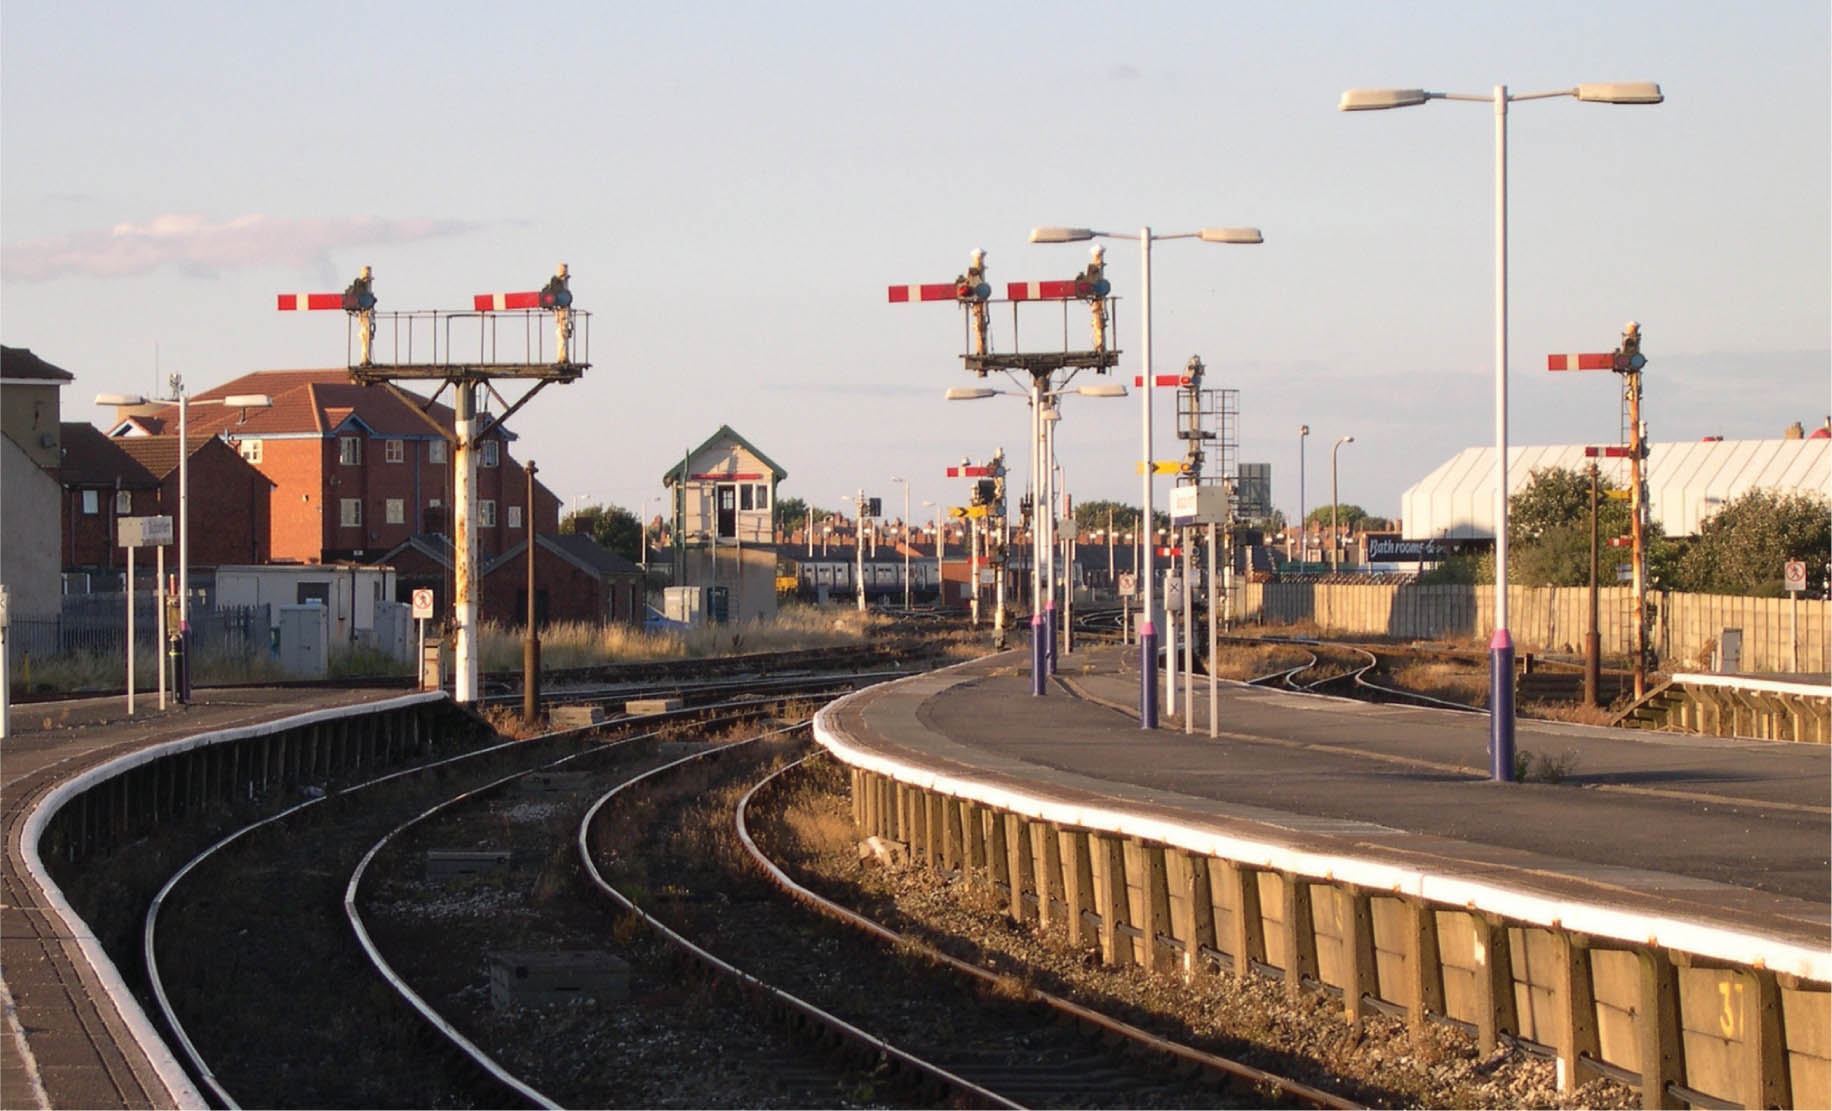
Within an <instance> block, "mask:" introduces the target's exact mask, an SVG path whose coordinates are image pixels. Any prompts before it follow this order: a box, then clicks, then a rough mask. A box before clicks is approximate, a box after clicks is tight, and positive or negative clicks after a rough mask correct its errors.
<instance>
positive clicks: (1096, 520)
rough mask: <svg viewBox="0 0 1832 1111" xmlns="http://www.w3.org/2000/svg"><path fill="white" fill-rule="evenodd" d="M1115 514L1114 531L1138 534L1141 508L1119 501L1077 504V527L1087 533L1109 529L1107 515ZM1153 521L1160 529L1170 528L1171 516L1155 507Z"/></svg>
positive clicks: (1152, 512)
mask: <svg viewBox="0 0 1832 1111" xmlns="http://www.w3.org/2000/svg"><path fill="white" fill-rule="evenodd" d="M1109 510H1111V511H1112V513H1113V531H1115V532H1136V531H1137V525H1138V522H1139V507H1138V506H1136V505H1128V504H1126V503H1125V502H1119V501H1107V500H1100V501H1084V502H1076V503H1075V526H1076V527H1077V528H1079V529H1082V530H1084V531H1087V532H1093V531H1094V530H1095V529H1104V528H1106V527H1107V513H1108V511H1109ZM1151 516H1152V519H1153V520H1155V521H1157V522H1158V527H1159V528H1169V527H1170V514H1169V513H1168V512H1166V511H1164V510H1163V509H1161V508H1159V507H1157V506H1153V507H1152V511H1151Z"/></svg>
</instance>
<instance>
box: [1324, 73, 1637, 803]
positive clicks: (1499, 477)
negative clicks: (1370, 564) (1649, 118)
mask: <svg viewBox="0 0 1832 1111" xmlns="http://www.w3.org/2000/svg"><path fill="white" fill-rule="evenodd" d="M1560 96H1569V97H1575V98H1576V99H1578V100H1584V101H1591V102H1593V103H1598V104H1659V103H1660V102H1661V101H1662V100H1663V99H1664V97H1663V96H1662V95H1661V92H1660V86H1659V85H1658V84H1656V83H1654V82H1652V81H1626V82H1613V83H1602V84H1589V85H1579V86H1577V87H1576V88H1573V89H1554V90H1552V91H1550V92H1543V93H1519V94H1510V93H1509V92H1508V87H1507V86H1506V85H1496V86H1495V91H1494V92H1493V93H1491V94H1488V95H1483V94H1481V93H1434V92H1427V91H1425V90H1424V89H1350V90H1348V91H1347V92H1345V93H1343V94H1342V100H1341V101H1340V102H1339V103H1338V104H1337V105H1336V107H1337V108H1338V109H1339V110H1341V111H1344V112H1363V111H1372V110H1377V109H1382V108H1408V107H1412V106H1414V105H1419V104H1423V103H1425V102H1426V101H1428V100H1469V101H1486V102H1488V103H1490V104H1493V105H1494V106H1495V634H1494V636H1493V637H1492V638H1491V639H1490V641H1489V777H1490V778H1491V779H1495V780H1497V781H1500V782H1504V783H1505V782H1512V781H1513V779H1514V641H1513V638H1512V637H1510V636H1509V634H1508V105H1509V104H1510V103H1512V102H1513V101H1516V100H1547V99H1550V98H1552V97H1560Z"/></svg>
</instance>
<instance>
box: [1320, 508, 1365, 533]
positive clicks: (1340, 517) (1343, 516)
mask: <svg viewBox="0 0 1832 1111" xmlns="http://www.w3.org/2000/svg"><path fill="white" fill-rule="evenodd" d="M1332 508H1334V509H1335V511H1336V516H1335V523H1336V524H1338V525H1341V526H1342V527H1343V528H1345V529H1348V530H1349V531H1350V532H1353V531H1354V530H1355V525H1356V522H1358V521H1360V520H1361V519H1362V518H1363V517H1366V516H1367V515H1368V511H1367V510H1365V509H1363V508H1361V507H1360V506H1359V505H1349V504H1348V503H1346V502H1338V503H1336V505H1335V506H1333V507H1332V506H1327V505H1319V506H1317V507H1316V508H1315V509H1313V510H1311V511H1310V512H1309V513H1306V514H1305V515H1304V523H1305V524H1306V525H1319V526H1321V527H1323V528H1328V527H1329V526H1330V520H1331V518H1330V510H1331V509H1332Z"/></svg>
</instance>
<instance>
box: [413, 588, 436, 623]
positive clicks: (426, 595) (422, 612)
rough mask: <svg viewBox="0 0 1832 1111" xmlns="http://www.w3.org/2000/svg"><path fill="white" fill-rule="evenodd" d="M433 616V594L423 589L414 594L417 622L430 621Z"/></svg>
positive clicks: (414, 610) (415, 618) (414, 614)
mask: <svg viewBox="0 0 1832 1111" xmlns="http://www.w3.org/2000/svg"><path fill="white" fill-rule="evenodd" d="M432 616H433V592H432V591H431V590H430V589H428V588H426V587H421V588H420V589H418V590H415V591H414V592H413V617H414V620H415V621H428V620H431V619H432Z"/></svg>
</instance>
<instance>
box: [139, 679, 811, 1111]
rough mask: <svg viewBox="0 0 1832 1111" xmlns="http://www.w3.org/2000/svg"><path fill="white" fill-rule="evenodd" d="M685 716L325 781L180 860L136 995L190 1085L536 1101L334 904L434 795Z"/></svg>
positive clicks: (468, 788)
mask: <svg viewBox="0 0 1832 1111" xmlns="http://www.w3.org/2000/svg"><path fill="white" fill-rule="evenodd" d="M780 701H781V699H780V698H778V699H777V702H778V703H779V702H780ZM766 705H770V704H766V703H763V702H759V701H756V700H747V701H746V704H745V705H743V706H740V707H733V708H728V709H727V710H725V711H723V713H724V714H725V716H726V718H728V719H730V718H733V717H734V716H736V717H742V718H747V719H749V718H755V717H757V716H758V715H759V714H761V713H764V712H766V711H765V706H766ZM694 713H701V714H703V713H704V711H696V712H694ZM687 716H688V714H687V713H686V712H683V713H682V714H680V715H677V716H676V720H675V723H674V724H673V725H672V726H658V725H657V724H655V723H654V722H653V720H652V719H650V720H649V721H647V722H645V724H644V725H643V727H642V728H640V729H638V728H636V727H635V726H634V724H633V723H613V724H612V725H611V726H610V729H611V731H612V732H613V733H614V734H617V733H620V734H622V735H621V737H620V738H619V739H615V740H607V739H604V737H603V730H599V731H597V732H593V731H587V730H573V731H566V732H561V733H554V734H548V735H545V736H543V737H540V738H535V739H531V740H524V741H517V742H508V743H502V744H497V745H492V746H488V747H486V748H482V749H479V750H476V751H474V752H470V753H465V754H462V755H460V756H456V757H452V758H449V759H446V760H442V761H438V762H436V763H432V764H427V765H423V766H420V767H416V768H412V769H406V770H403V771H399V772H394V773H391V774H389V775H385V776H379V777H376V778H374V779H371V780H367V781H364V782H361V783H335V782H332V783H326V784H323V785H322V786H319V787H317V788H316V789H313V790H308V792H307V794H308V796H310V797H307V798H305V799H304V800H303V801H301V802H299V803H297V804H296V805H294V806H292V807H289V808H288V809H286V810H285V811H282V812H281V813H279V814H276V815H272V816H270V817H268V818H266V819H263V820H262V821H259V822H255V823H252V824H250V825H248V826H246V827H243V828H241V829H238V830H237V831H235V832H234V833H232V834H230V835H229V836H226V837H224V838H222V839H221V840H219V841H218V842H216V843H215V844H213V845H212V846H210V848H209V849H207V850H206V851H205V852H204V853H201V854H199V855H198V857H196V858H195V859H194V860H192V861H191V862H189V863H187V864H186V865H184V867H182V868H181V869H179V870H178V872H177V873H176V874H175V875H174V877H173V879H172V880H171V881H170V882H168V884H167V885H166V888H165V889H163V890H162V891H161V892H160V893H159V896H158V897H157V898H156V899H155V901H154V904H153V906H152V907H151V908H150V909H149V911H148V914H147V917H146V925H145V929H144V932H143V935H142V943H141V948H142V952H143V953H144V955H145V959H146V967H147V968H148V969H150V970H151V972H150V974H149V984H148V989H147V990H148V992H149V993H150V994H151V995H153V996H154V997H155V998H156V999H157V1001H158V1002H159V1004H160V1005H161V1011H162V1012H163V1013H164V1015H165V1021H166V1022H167V1024H168V1027H169V1029H170V1031H171V1032H172V1035H173V1041H174V1044H175V1045H178V1046H182V1047H183V1049H184V1051H185V1052H186V1054H187V1056H189V1057H190V1060H191V1067H192V1070H193V1072H194V1074H195V1075H196V1077H197V1078H198V1080H199V1083H200V1087H201V1088H202V1089H203V1090H207V1091H209V1092H211V1093H212V1096H213V1098H214V1099H215V1100H216V1101H218V1102H220V1103H222V1104H224V1105H226V1106H228V1105H237V1104H244V1103H246V1104H253V1105H260V1106H315V1107H338V1106H342V1107H352V1106H372V1105H378V1104H392V1105H401V1106H503V1105H521V1104H524V1103H530V1102H539V1101H538V1100H532V1099H530V1098H529V1096H528V1093H526V1092H524V1091H522V1090H520V1089H519V1088H518V1087H517V1086H516V1085H515V1084H514V1083H513V1082H512V1081H510V1080H509V1079H508V1077H509V1074H506V1073H499V1072H498V1071H495V1070H492V1069H490V1068H489V1067H488V1066H487V1065H484V1064H483V1063H482V1062H481V1061H479V1060H478V1059H477V1058H475V1057H472V1056H471V1055H468V1054H466V1053H464V1052H463V1051H462V1050H461V1049H459V1048H457V1047H455V1046H454V1044H453V1043H452V1042H451V1041H450V1040H449V1039H447V1038H445V1037H443V1036H441V1035H440V1034H439V1033H438V1032H437V1031H435V1030H434V1029H433V1028H432V1027H430V1026H429V1025H427V1024H426V1023H425V1022H423V1021H422V1020H421V1017H420V1016H419V1014H417V1013H416V1012H415V1011H414V1009H413V1008H412V1005H411V1003H410V1002H409V1001H407V1000H405V999H404V997H402V996H400V995H397V994H396V993H394V992H392V991H386V990H377V988H378V986H379V984H380V983H381V981H379V980H378V979H377V978H376V976H375V973H374V972H373V971H372V969H371V966H370V964H369V961H368V959H367V958H366V957H365V955H364V952H363V950H362V948H361V947H360V946H359V945H358V943H357V942H356V941H355V940H354V939H353V936H352V930H351V927H350V924H349V922H348V921H347V920H346V918H345V914H344V909H343V908H344V905H345V901H346V899H348V898H349V897H350V887H351V883H352V882H353V881H352V880H351V879H350V877H351V876H352V875H353V874H354V873H355V870H356V869H357V867H358V865H359V863H360V860H361V857H360V855H359V854H362V853H363V852H364V850H365V849H366V848H369V847H371V846H373V845H375V844H376V843H377V842H378V840H385V839H386V838H387V837H388V836H389V835H390V834H391V833H392V831H393V830H394V829H395V828H396V827H398V826H400V825H401V824H402V823H404V822H407V821H410V820H411V819H413V818H414V817H415V816H417V815H421V814H423V813H425V812H426V811H427V809H428V808H429V807H431V806H433V805H436V804H438V803H442V802H445V801H446V800H448V799H451V798H454V797H459V796H467V795H470V794H471V793H473V792H480V791H481V792H487V791H490V790H492V789H495V788H500V787H501V786H502V785H504V784H505V783H507V782H510V781H512V780H514V779H517V778H521V777H525V776H527V775H529V774H531V773H541V772H549V773H551V772H552V770H553V769H556V768H559V767H564V766H569V765H571V766H577V765H579V764H585V765H591V764H599V765H607V766H609V767H611V768H613V769H614V768H615V767H617V766H619V765H621V764H624V763H627V762H628V761H630V760H640V759H641V758H642V756H643V752H644V751H645V749H646V748H652V747H653V745H654V744H656V743H660V739H659V738H660V735H661V734H662V732H663V731H664V729H667V728H680V727H681V722H682V721H683V720H684V719H685V718H686V717H687ZM276 1001H284V1002H283V1003H276ZM326 1062H338V1063H340V1066H341V1067H331V1068H327V1067H325V1063H326Z"/></svg>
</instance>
